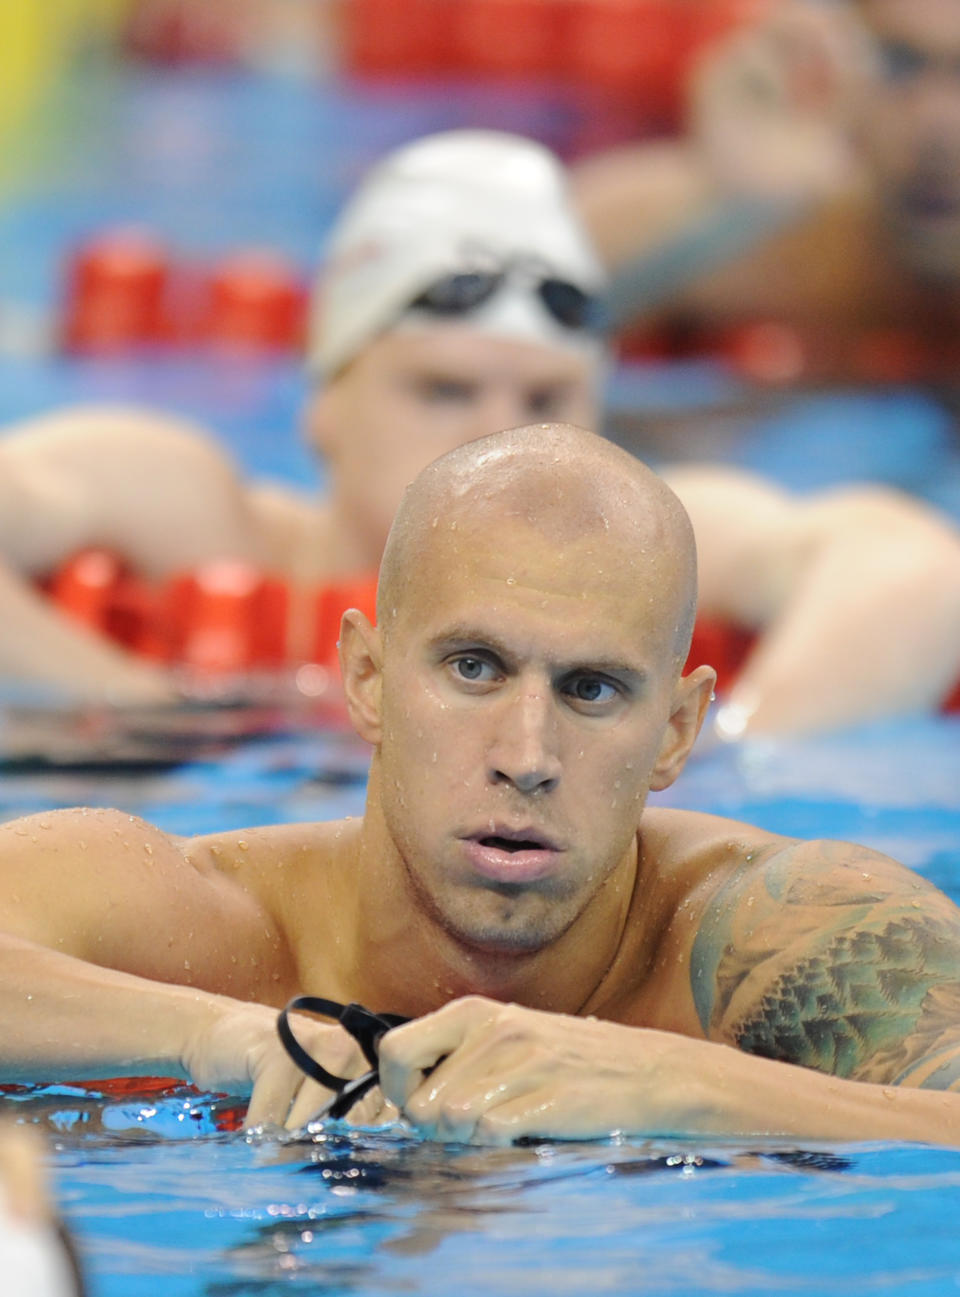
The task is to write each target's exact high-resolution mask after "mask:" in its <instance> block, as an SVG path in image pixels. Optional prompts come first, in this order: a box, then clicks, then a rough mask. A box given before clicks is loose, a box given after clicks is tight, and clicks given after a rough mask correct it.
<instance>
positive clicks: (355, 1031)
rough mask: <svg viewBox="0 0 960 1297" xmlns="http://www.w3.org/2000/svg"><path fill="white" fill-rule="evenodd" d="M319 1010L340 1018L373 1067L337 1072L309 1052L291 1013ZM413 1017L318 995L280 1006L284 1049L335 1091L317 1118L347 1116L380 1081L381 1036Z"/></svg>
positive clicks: (305, 996)
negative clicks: (292, 1023) (353, 1074)
mask: <svg viewBox="0 0 960 1297" xmlns="http://www.w3.org/2000/svg"><path fill="white" fill-rule="evenodd" d="M297 1012H301V1013H317V1014H320V1015H321V1016H322V1017H324V1018H333V1019H335V1020H336V1021H337V1022H339V1024H340V1026H341V1027H342V1028H343V1029H344V1031H346V1032H348V1033H349V1034H350V1035H351V1036H352V1037H353V1038H354V1040H355V1041H356V1042H357V1044H358V1045H359V1046H360V1048H361V1049H362V1050H363V1053H364V1056H365V1058H366V1060H367V1062H368V1063H369V1064H370V1071H369V1072H364V1073H363V1075H362V1076H356V1077H353V1078H352V1079H351V1078H349V1077H345V1076H334V1074H333V1073H332V1072H328V1071H327V1069H326V1068H325V1067H324V1066H323V1065H322V1064H321V1063H318V1062H317V1060H316V1059H315V1058H313V1057H312V1055H310V1054H308V1053H307V1051H306V1050H305V1049H304V1048H303V1046H302V1045H301V1044H300V1042H299V1041H298V1040H297V1038H296V1036H295V1035H294V1034H293V1028H292V1027H291V1026H290V1014H291V1013H297ZM409 1021H410V1019H409V1018H401V1017H400V1016H399V1015H398V1014H396V1013H374V1012H373V1011H372V1010H370V1009H365V1008H364V1007H363V1005H362V1004H338V1003H337V1002H336V1000H324V999H321V998H319V997H318V996H315V995H298V996H296V998H295V999H293V1000H291V1001H290V1003H289V1004H288V1005H287V1006H286V1008H284V1009H281V1010H280V1014H279V1016H278V1017H277V1031H278V1033H279V1035H280V1040H281V1041H282V1043H283V1047H284V1049H286V1051H287V1053H288V1054H289V1055H290V1057H291V1058H292V1059H293V1061H294V1062H295V1063H296V1065H297V1067H299V1068H300V1070H301V1071H302V1072H305V1073H306V1074H307V1076H309V1077H310V1079H311V1080H312V1081H317V1082H318V1083H319V1084H320V1085H322V1086H324V1087H325V1088H326V1089H328V1090H333V1092H334V1095H333V1098H332V1099H331V1100H330V1102H329V1103H328V1104H327V1105H326V1107H324V1108H322V1109H321V1110H320V1112H318V1113H317V1119H320V1118H323V1117H345V1116H346V1115H347V1113H348V1112H349V1111H350V1109H351V1108H352V1107H353V1105H354V1104H355V1103H358V1102H359V1101H360V1100H361V1099H362V1098H363V1096H364V1095H365V1094H366V1093H367V1091H368V1090H372V1089H373V1087H374V1086H375V1085H377V1084H379V1081H380V1069H379V1057H378V1051H377V1047H378V1045H379V1044H380V1040H381V1038H382V1037H383V1036H385V1035H386V1033H387V1032H388V1031H390V1029H391V1028H392V1027H402V1026H403V1024H404V1023H405V1022H409Z"/></svg>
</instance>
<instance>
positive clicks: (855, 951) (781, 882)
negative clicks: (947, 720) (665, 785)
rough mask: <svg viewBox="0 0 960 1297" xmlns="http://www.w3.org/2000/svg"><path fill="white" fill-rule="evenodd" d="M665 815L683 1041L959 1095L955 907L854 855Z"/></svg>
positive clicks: (882, 860)
mask: <svg viewBox="0 0 960 1297" xmlns="http://www.w3.org/2000/svg"><path fill="white" fill-rule="evenodd" d="M662 814H668V815H669V814H671V813H662ZM677 814H679V815H682V816H684V819H683V820H680V821H676V820H674V822H673V825H672V830H673V832H672V836H673V840H674V842H676V840H677V838H678V835H679V837H680V838H681V839H683V845H682V849H681V852H680V855H679V856H678V857H677V861H678V863H676V864H675V866H674V868H675V870H676V871H677V872H678V875H679V876H680V877H681V879H682V885H681V887H680V889H679V893H678V894H679V895H680V896H681V897H682V898H683V899H682V900H681V901H680V903H679V904H678V906H677V909H676V911H675V913H676V916H677V917H678V919H682V920H684V922H681V923H679V924H678V925H677V926H678V927H679V928H681V929H682V928H685V929H686V930H687V931H688V933H689V935H688V937H687V938H686V941H685V942H681V945H682V946H683V949H682V952H681V954H680V955H678V954H677V950H678V947H677V946H676V945H675V946H674V948H673V952H674V960H675V961H676V960H677V959H678V958H679V959H680V962H681V965H682V967H683V968H684V969H685V976H686V977H687V978H688V979H689V981H688V986H687V988H686V990H687V992H688V993H689V996H690V997H692V1002H693V1005H694V1007H695V1010H696V1023H694V1024H688V1025H687V1026H686V1028H685V1029H686V1030H687V1032H688V1034H697V1035H700V1034H702V1035H703V1036H705V1037H706V1038H707V1039H710V1040H713V1041H717V1042H720V1043H724V1044H728V1045H733V1046H735V1047H737V1048H738V1049H740V1050H743V1051H745V1052H747V1053H753V1054H759V1055H762V1056H764V1057H767V1058H775V1059H779V1060H781V1061H783V1062H789V1063H795V1064H799V1065H801V1066H804V1067H810V1068H814V1069H816V1070H818V1071H823V1072H828V1073H830V1074H832V1075H835V1076H842V1077H848V1078H850V1079H853V1080H860V1081H872V1082H877V1083H881V1084H907V1085H914V1086H929V1087H931V1088H937V1089H948V1088H956V1089H960V964H958V960H957V952H958V950H960V910H958V908H957V907H956V906H955V905H954V904H953V902H952V901H951V900H950V899H949V898H948V897H946V896H945V895H944V894H943V893H942V892H940V891H939V890H938V889H937V888H935V887H933V886H932V885H931V884H930V883H928V882H927V881H926V880H925V879H923V878H922V877H921V876H919V875H918V874H916V873H915V872H914V871H912V870H910V869H908V868H906V867H904V866H902V865H900V864H898V863H897V862H896V861H894V860H891V859H890V858H889V857H887V856H884V855H882V854H880V853H879V852H876V851H873V850H871V849H870V848H868V847H863V846H859V845H856V844H853V843H848V842H840V841H832V840H826V839H824V840H813V841H798V840H795V839H789V838H777V837H776V836H775V835H771V834H764V833H763V832H762V831H760V830H755V829H753V828H752V827H751V826H741V825H734V824H732V822H727V823H728V824H729V825H730V830H729V832H728V833H724V831H723V830H722V827H721V826H722V825H723V823H724V822H723V821H720V822H717V821H713V822H712V823H710V822H704V823H698V822H697V821H698V820H699V819H700V817H694V820H692V821H691V820H690V819H689V818H688V817H687V816H686V813H683V812H679V813H677V812H674V813H672V815H673V816H676V815H677ZM704 820H705V821H710V820H712V817H704ZM653 827H654V829H655V830H656V831H657V832H659V833H661V834H663V833H666V834H669V833H670V822H669V821H667V824H666V826H664V825H663V821H662V820H655V821H654V825H653ZM718 829H719V830H720V831H718ZM741 830H743V832H742V833H741ZM657 846H658V843H657V841H656V838H655V837H654V838H653V839H652V840H648V842H647V846H646V849H647V850H654V849H656V847H657ZM674 937H675V939H676V938H677V933H676V930H675V931H674ZM664 962H665V961H661V963H664ZM674 966H676V963H675V964H674ZM674 976H676V974H675V975H674ZM676 989H677V990H678V991H679V983H678V984H677V988H676ZM680 998H681V999H682V998H683V997H682V996H681V997H680Z"/></svg>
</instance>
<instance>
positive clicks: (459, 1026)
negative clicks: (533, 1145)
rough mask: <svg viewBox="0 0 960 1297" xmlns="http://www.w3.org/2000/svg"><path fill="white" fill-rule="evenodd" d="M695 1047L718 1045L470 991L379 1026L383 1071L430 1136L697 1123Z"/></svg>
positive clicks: (481, 1137) (588, 1132)
mask: <svg viewBox="0 0 960 1297" xmlns="http://www.w3.org/2000/svg"><path fill="white" fill-rule="evenodd" d="M703 1049H707V1050H710V1051H716V1050H718V1049H723V1047H722V1046H714V1045H708V1044H707V1043H706V1042H704V1041H696V1040H690V1039H688V1038H686V1037H683V1036H678V1035H674V1034H673V1033H670V1032H664V1031H650V1030H642V1031H641V1030H639V1029H638V1028H635V1027H624V1026H621V1025H619V1024H616V1023H610V1022H600V1021H597V1020H596V1019H594V1018H573V1017H569V1016H567V1015H565V1014H559V1013H544V1012H541V1011H538V1010H535V1009H527V1008H523V1007H521V1006H519V1005H515V1004H500V1003H498V1002H497V1001H494V1000H487V999H484V998H482V997H479V996H471V997H468V998H466V999H462V1000H456V1001H454V1002H453V1003H451V1004H448V1005H446V1006H444V1008H442V1009H440V1010H438V1011H437V1012H436V1013H431V1014H428V1015H427V1016H425V1017H423V1018H419V1019H417V1020H416V1021H414V1022H411V1023H408V1024H407V1025H405V1026H402V1027H397V1028H395V1029H394V1030H393V1031H391V1032H389V1033H388V1034H387V1035H386V1036H384V1038H383V1039H382V1040H381V1042H380V1081H381V1086H382V1088H383V1091H384V1093H385V1094H386V1095H387V1097H388V1098H389V1099H391V1100H392V1101H393V1103H395V1104H396V1105H397V1107H398V1108H399V1109H400V1112H401V1115H402V1116H403V1117H405V1118H406V1119H407V1120H408V1121H409V1122H410V1123H411V1124H412V1125H413V1126H415V1127H416V1128H417V1129H418V1130H419V1131H420V1132H421V1133H422V1134H424V1135H426V1136H427V1137H429V1138H432V1139H438V1140H449V1141H457V1142H461V1143H474V1144H508V1143H510V1142H511V1141H514V1140H517V1139H520V1138H523V1137H541V1138H557V1139H598V1138H603V1137H605V1136H608V1135H610V1134H613V1133H614V1132H618V1131H630V1132H634V1133H636V1132H640V1131H643V1132H644V1133H649V1134H668V1133H674V1132H676V1131H680V1130H683V1131H686V1130H691V1129H697V1128H698V1126H701V1127H702V1122H700V1121H698V1120H696V1119H695V1118H694V1113H695V1112H696V1111H697V1106H698V1105H697V1102H696V1093H695V1092H696V1091H697V1090H698V1089H699V1088H701V1087H699V1086H698V1085H697V1084H696V1082H695V1078H694V1077H692V1076H689V1075H686V1076H685V1071H687V1072H688V1071H689V1068H690V1065H691V1064H692V1063H693V1062H694V1059H693V1057H692V1055H693V1053H694V1052H695V1051H697V1050H703ZM723 1052H728V1051H726V1050H724V1051H723ZM729 1052H732V1051H729ZM688 1054H689V1055H691V1057H690V1058H689V1059H687V1058H685V1057H684V1056H685V1055H688ZM429 1068H435V1070H434V1071H432V1072H431V1073H430V1075H429V1076H425V1072H426V1070H427V1069H429ZM705 1111H706V1105H704V1107H703V1108H702V1109H701V1110H700V1112H699V1113H698V1114H697V1116H698V1117H702V1116H703V1113H704V1112H705Z"/></svg>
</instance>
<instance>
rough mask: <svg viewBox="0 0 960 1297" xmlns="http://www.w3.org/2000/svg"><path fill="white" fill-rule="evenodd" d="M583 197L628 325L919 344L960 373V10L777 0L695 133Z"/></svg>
mask: <svg viewBox="0 0 960 1297" xmlns="http://www.w3.org/2000/svg"><path fill="white" fill-rule="evenodd" d="M573 187H574V191H575V194H576V198H577V202H578V204H579V208H580V210H581V212H582V214H583V217H584V219H585V221H586V223H587V225H588V228H589V229H590V231H591V234H592V236H593V238H594V241H595V243H596V245H597V247H598V248H599V250H600V252H601V255H602V257H603V259H604V261H605V263H606V264H607V266H608V267H612V268H613V269H614V272H615V274H616V275H617V276H618V277H619V276H622V277H623V289H622V293H623V300H622V302H621V307H620V309H621V313H622V314H623V316H624V317H630V316H632V317H633V318H638V317H644V318H647V319H659V320H668V319H671V318H673V319H676V318H678V317H680V316H683V317H684V318H687V319H690V320H693V321H694V322H698V321H699V322H700V323H701V324H707V325H709V324H711V323H717V322H730V321H736V320H756V319H757V318H766V319H770V318H774V319H777V320H783V321H787V322H790V323H792V324H794V325H796V326H798V327H799V328H800V329H801V331H803V332H804V342H805V344H806V345H807V346H809V347H812V348H814V349H818V350H819V353H820V355H821V357H824V356H826V355H827V353H829V352H830V350H831V348H832V349H833V351H834V352H835V353H836V351H837V348H838V343H839V341H840V340H842V339H843V338H845V337H847V336H849V335H850V334H857V333H863V332H864V331H877V330H899V331H901V332H904V331H907V332H909V335H910V337H911V339H912V343H913V345H914V346H915V347H918V348H920V349H921V350H922V349H923V348H924V347H925V346H926V347H927V348H928V349H929V350H930V352H931V356H930V357H929V360H930V366H929V367H930V368H932V369H934V370H936V369H937V364H936V357H937V355H938V354H940V353H942V352H943V350H944V345H945V343H946V345H947V347H948V348H949V347H950V346H951V344H952V350H950V351H948V353H947V354H948V357H951V358H952V360H953V362H954V368H953V376H954V377H955V372H956V369H955V362H956V357H957V327H958V324H960V0H859V2H858V3H856V4H852V5H850V4H846V3H843V4H840V3H823V2H822V0H782V3H779V4H776V5H774V6H772V7H771V8H770V9H769V10H768V12H767V13H766V15H765V16H764V17H763V18H762V19H761V20H759V21H758V22H757V23H755V24H753V25H750V26H746V27H744V28H742V29H740V30H738V31H737V32H736V33H734V34H733V35H732V36H731V37H729V38H728V39H727V40H725V41H724V42H723V43H721V44H720V45H718V46H716V47H714V48H713V49H711V50H710V51H709V52H708V53H707V54H706V56H705V57H704V58H703V60H702V61H701V62H700V64H699V65H698V67H697V68H696V70H695V72H694V75H693V77H692V79H691V85H690V92H689V104H688V130H687V133H686V135H685V137H684V138H681V139H679V140H666V141H661V142H656V143H638V144H636V145H632V146H625V147H622V148H619V149H615V150H611V151H610V152H607V153H604V154H600V155H596V156H594V157H591V158H589V159H586V160H585V161H584V162H583V163H582V164H580V165H579V166H578V167H576V168H575V169H574V172H573ZM631 266H632V270H630V269H629V267H631ZM840 351H841V354H846V353H844V352H843V348H842V347H841V348H840Z"/></svg>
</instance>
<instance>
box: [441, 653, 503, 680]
mask: <svg viewBox="0 0 960 1297" xmlns="http://www.w3.org/2000/svg"><path fill="white" fill-rule="evenodd" d="M451 665H452V667H453V669H454V671H455V672H456V673H457V675H458V676H459V677H460V679H461V680H469V681H477V680H479V681H486V680H492V679H493V678H494V676H495V672H494V669H493V667H492V666H491V665H490V663H489V662H485V661H484V659H483V658H481V657H476V656H473V655H471V654H469V653H464V654H462V655H461V656H460V657H457V658H454V659H453V661H452V663H451Z"/></svg>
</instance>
